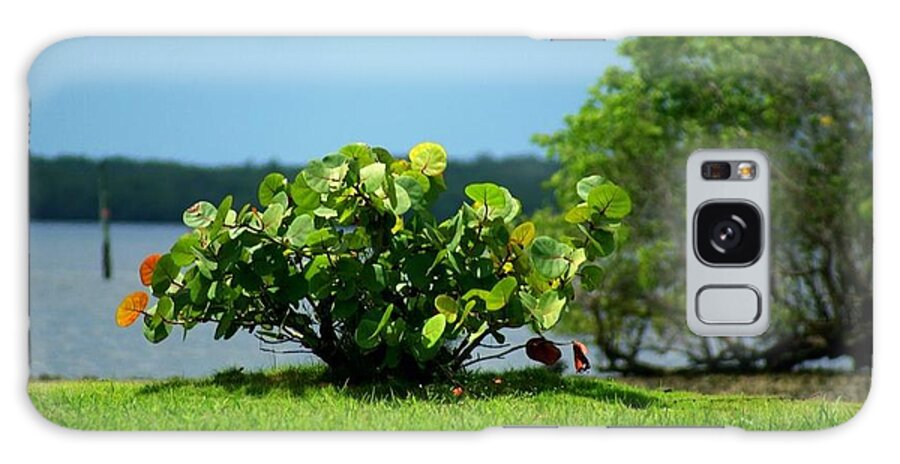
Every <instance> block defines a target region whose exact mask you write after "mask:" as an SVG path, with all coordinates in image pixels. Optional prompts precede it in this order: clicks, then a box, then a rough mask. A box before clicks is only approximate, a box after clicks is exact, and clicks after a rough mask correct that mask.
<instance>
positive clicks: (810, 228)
mask: <svg viewBox="0 0 900 464" xmlns="http://www.w3.org/2000/svg"><path fill="white" fill-rule="evenodd" d="M620 52H621V53H622V54H623V55H625V56H627V57H629V58H630V59H631V66H630V68H628V69H623V68H618V67H614V68H610V69H608V70H607V71H606V72H605V74H604V75H603V76H602V77H601V78H600V80H599V82H598V83H597V84H596V85H595V86H593V87H592V88H591V89H590V91H589V97H588V99H587V101H586V102H585V103H584V105H583V106H582V107H581V109H580V110H579V111H578V112H577V113H575V114H573V115H569V116H567V117H566V119H565V127H564V128H563V129H561V130H559V131H558V132H556V133H553V134H545V135H538V136H536V137H535V139H536V141H537V143H539V144H540V145H541V146H543V147H545V148H546V150H547V153H548V154H549V156H551V157H552V158H554V159H556V160H558V161H559V162H560V163H561V168H560V170H559V171H558V172H557V173H556V174H555V175H554V176H553V177H552V179H551V181H550V182H549V184H550V187H552V188H553V189H554V190H555V192H557V197H558V201H559V203H560V205H561V206H562V207H563V208H567V207H570V206H572V205H574V204H576V203H577V202H578V199H577V198H576V197H575V195H574V193H573V192H575V189H574V188H572V187H573V186H574V185H575V183H576V182H577V181H578V179H581V178H582V177H584V176H587V175H592V174H600V175H603V176H607V177H611V178H614V179H616V180H617V182H621V183H622V184H624V185H628V186H629V190H630V192H631V195H632V199H633V203H634V211H633V215H634V217H633V218H632V220H631V221H629V229H628V231H627V232H628V233H627V234H622V235H623V236H625V235H627V236H628V238H629V239H628V241H627V243H626V244H624V246H623V248H622V249H621V251H620V252H619V253H618V254H617V255H616V257H615V258H614V260H613V261H614V262H613V263H611V264H610V266H609V269H608V271H607V272H606V273H605V274H604V277H603V279H602V281H601V282H600V288H599V290H598V291H597V292H596V293H584V292H583V293H582V294H583V295H584V296H583V297H582V298H581V300H580V304H581V307H582V308H583V310H584V316H585V317H583V318H582V319H581V320H580V323H582V324H589V325H588V326H589V327H592V328H593V330H594V331H595V332H596V336H597V342H598V344H599V346H600V349H601V352H602V353H601V355H600V356H601V358H602V359H601V361H602V365H604V366H605V367H606V368H608V369H612V370H619V371H625V372H635V373H652V372H658V371H659V370H661V369H664V368H665V364H666V363H661V362H651V361H648V359H653V357H652V356H645V355H646V354H648V353H651V352H655V353H657V354H662V355H669V356H671V355H674V356H677V357H678V359H680V360H682V361H686V362H687V364H684V366H686V368H687V369H696V370H706V371H725V370H733V371H749V370H787V369H792V368H794V367H796V366H798V365H800V364H802V363H803V362H805V361H808V360H812V359H820V358H838V357H844V356H846V357H850V358H852V359H853V361H854V364H855V366H857V367H862V366H868V365H870V363H871V348H872V340H871V333H872V332H871V328H872V116H871V114H872V112H871V110H872V107H871V105H872V100H871V86H870V81H869V76H868V74H867V72H866V69H865V66H864V64H863V63H862V61H861V60H860V59H859V57H858V56H857V55H856V54H855V53H853V51H851V50H850V49H848V48H847V47H846V46H844V45H842V44H840V43H837V42H834V41H830V40H825V39H816V38H637V39H632V40H628V41H625V42H623V44H622V45H621V48H620ZM701 147H753V148H758V149H761V150H763V151H765V152H766V153H768V155H769V157H770V161H771V166H772V175H773V178H772V190H773V191H772V195H773V197H772V211H771V214H772V217H771V221H772V243H773V245H774V246H773V250H772V251H773V273H774V275H773V284H774V285H773V305H772V324H771V328H770V330H769V331H768V332H767V334H766V335H765V336H764V337H761V338H758V339H713V338H706V339H704V338H700V337H696V336H693V335H691V334H689V333H688V332H687V330H686V329H685V328H684V327H685V324H684V298H685V295H684V288H683V280H684V275H683V259H684V256H683V253H684V246H683V244H684V243H685V242H684V231H685V227H684V218H685V211H684V202H683V198H684V172H683V171H684V165H685V161H686V158H687V156H688V155H689V154H690V153H691V152H692V151H693V150H695V149H697V148H701ZM539 216H541V217H544V220H545V222H548V223H553V222H554V221H555V222H556V223H557V224H560V223H562V219H561V218H553V217H552V216H551V215H539ZM573 320H574V319H573ZM582 327H584V326H582ZM657 359H658V358H657Z"/></svg>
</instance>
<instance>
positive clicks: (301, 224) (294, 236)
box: [285, 214, 316, 248]
mask: <svg viewBox="0 0 900 464" xmlns="http://www.w3.org/2000/svg"><path fill="white" fill-rule="evenodd" d="M315 230H316V225H315V221H313V218H312V216H310V215H308V214H302V215H300V216H297V217H296V218H294V220H293V221H291V225H290V226H288V230H287V234H285V238H287V240H288V242H289V243H290V244H291V245H293V246H295V247H298V248H299V247H302V246H304V245H306V240H307V238H308V237H309V234H311V233H313V232H314V231H315Z"/></svg>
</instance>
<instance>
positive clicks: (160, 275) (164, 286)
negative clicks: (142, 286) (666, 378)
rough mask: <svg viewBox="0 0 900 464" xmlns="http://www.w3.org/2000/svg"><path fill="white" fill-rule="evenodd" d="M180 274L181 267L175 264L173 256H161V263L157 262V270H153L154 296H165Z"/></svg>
mask: <svg viewBox="0 0 900 464" xmlns="http://www.w3.org/2000/svg"><path fill="white" fill-rule="evenodd" d="M180 272H181V266H179V265H177V264H175V260H173V259H172V255H171V254H169V253H166V254H164V255H162V256H160V258H159V261H157V262H156V268H155V269H154V270H153V278H152V279H151V283H150V287H151V288H152V289H153V294H154V295H163V294H165V293H166V292H167V291H168V290H169V287H171V286H172V284H173V283H174V282H175V279H177V278H178V275H179V273H180Z"/></svg>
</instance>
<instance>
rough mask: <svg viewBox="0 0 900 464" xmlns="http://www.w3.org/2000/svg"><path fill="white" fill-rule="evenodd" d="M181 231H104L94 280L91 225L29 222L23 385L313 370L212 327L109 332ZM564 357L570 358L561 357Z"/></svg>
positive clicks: (299, 359) (497, 365) (518, 335)
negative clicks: (122, 305) (26, 379)
mask: <svg viewBox="0 0 900 464" xmlns="http://www.w3.org/2000/svg"><path fill="white" fill-rule="evenodd" d="M186 230H187V229H186V228H185V227H184V226H181V225H177V224H120V223H116V224H112V226H111V237H112V265H113V275H112V279H110V280H104V279H103V278H102V274H101V262H100V258H101V255H100V245H101V231H100V225H99V224H96V223H64V222H32V224H31V226H30V231H29V234H30V241H31V243H30V258H29V260H30V267H31V269H30V273H31V275H30V289H29V295H30V319H31V374H32V376H40V375H52V376H62V377H86V376H90V377H104V378H132V377H140V378H164V377H171V376H201V375H208V374H211V373H213V372H216V371H218V370H221V369H224V368H228V367H237V366H240V367H244V368H247V369H259V368H264V367H273V366H276V365H284V364H296V363H306V362H313V361H314V360H315V358H313V357H312V356H310V355H303V354H279V355H275V354H272V353H266V352H262V351H260V350H259V341H257V340H256V338H254V337H253V336H252V335H249V334H247V333H244V332H239V333H238V334H237V335H235V336H234V337H233V338H232V339H230V340H227V341H226V340H213V333H214V331H215V327H214V326H212V325H200V326H197V327H195V328H194V329H192V330H191V331H190V332H189V333H188V336H187V338H186V339H183V340H182V336H181V334H182V331H181V329H180V328H175V329H174V330H173V332H172V335H170V336H169V338H168V339H166V340H165V341H163V342H162V343H160V344H158V345H153V344H151V343H149V342H147V341H146V340H145V339H144V337H143V334H142V333H141V327H140V324H139V323H135V324H134V325H132V326H131V327H128V328H125V329H123V328H120V327H118V326H117V325H116V323H115V309H116V307H117V306H118V304H119V302H120V301H121V300H122V298H123V297H124V296H125V295H127V294H128V293H130V292H133V291H136V290H141V289H143V287H142V286H141V284H140V280H139V277H138V266H139V265H140V262H141V261H142V260H143V258H144V257H145V256H147V255H148V254H150V253H157V252H161V251H165V250H168V249H169V247H170V246H171V244H172V243H173V242H174V241H175V240H176V239H177V238H178V237H179V236H180V235H181V234H183V233H185V232H186ZM506 335H507V337H508V340H507V341H508V342H509V343H513V344H518V343H522V342H524V341H525V340H527V339H528V338H529V337H530V336H531V334H530V332H528V331H527V330H518V331H508V332H507V333H506ZM567 339H568V338H560V340H567ZM491 351H493V350H483V351H482V353H483V354H484V355H488V354H491ZM494 352H496V351H494ZM564 353H565V356H566V357H567V358H568V357H570V356H571V353H570V352H568V351H567V350H566V351H564ZM481 365H482V366H483V367H487V368H490V369H498V370H502V369H507V368H512V367H521V366H525V365H529V366H532V365H534V363H533V362H532V361H530V360H529V359H528V358H527V357H526V356H525V354H524V351H523V350H520V351H518V352H515V353H512V354H510V355H509V356H507V357H506V358H505V359H499V360H491V361H486V362H484V363H482V364H481Z"/></svg>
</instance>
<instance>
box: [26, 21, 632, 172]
mask: <svg viewBox="0 0 900 464" xmlns="http://www.w3.org/2000/svg"><path fill="white" fill-rule="evenodd" d="M616 45H617V43H616V42H608V41H607V42H604V41H541V40H532V39H528V38H254V39H249V38H81V39H72V40H68V41H63V42H60V43H57V44H55V45H52V46H51V47H49V48H48V49H47V50H45V51H44V52H43V53H42V54H41V55H40V56H38V58H37V59H36V60H35V62H34V64H33V66H32V68H31V71H30V72H29V76H28V85H29V91H30V95H31V137H30V143H31V152H32V153H35V154H40V155H50V156H53V155H59V154H83V155H88V156H93V157H99V156H107V155H125V156H131V157H135V158H141V159H172V160H180V161H185V162H190V163H196V164H205V165H214V164H236V163H244V162H247V161H252V162H266V161H269V160H277V161H279V162H284V163H292V164H298V163H303V162H305V161H306V160H308V159H310V158H315V157H319V156H321V155H324V154H326V153H328V152H330V151H333V150H335V149H337V148H339V147H340V146H341V145H343V144H346V143H349V142H355V141H365V142H368V143H371V144H373V145H382V146H385V147H387V148H389V149H390V150H392V151H394V152H405V151H406V150H407V149H408V148H409V147H411V146H412V145H414V144H416V143H417V142H420V141H423V140H432V141H436V142H439V143H441V144H443V145H444V146H446V147H447V149H448V151H449V152H450V153H451V155H453V156H459V157H470V156H474V155H477V154H479V153H492V154H495V155H501V156H502V155H510V154H519V153H536V152H538V149H537V148H536V147H535V146H534V145H532V144H531V142H530V137H531V135H532V134H534V133H536V132H549V131H553V130H555V129H557V128H559V127H562V120H563V116H564V115H565V114H569V113H572V112H575V111H577V110H578V108H579V106H580V105H581V104H582V103H583V102H584V100H585V98H586V95H587V89H588V87H589V86H590V85H592V84H593V83H594V82H596V80H597V78H598V77H599V76H600V74H602V72H603V70H604V69H605V68H606V67H607V66H609V65H619V66H627V61H626V60H625V59H624V58H622V57H619V56H618V55H616V53H615V48H616Z"/></svg>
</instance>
